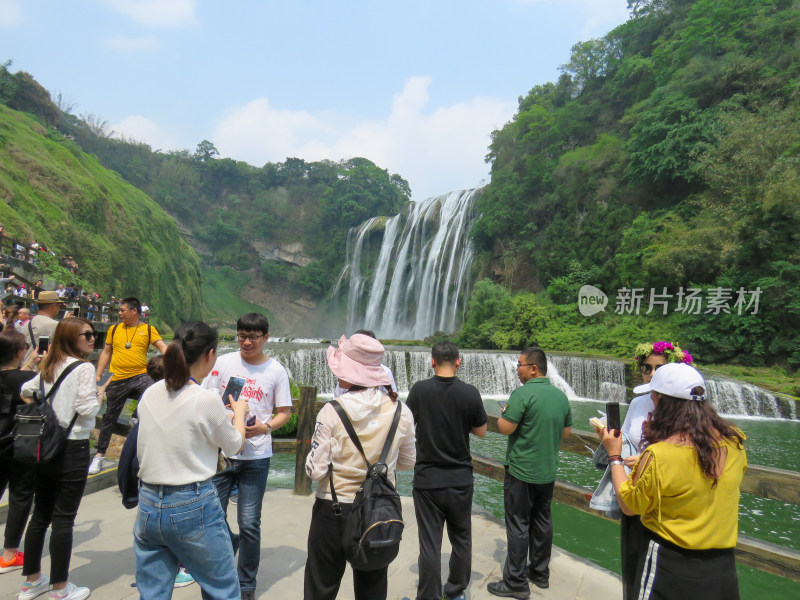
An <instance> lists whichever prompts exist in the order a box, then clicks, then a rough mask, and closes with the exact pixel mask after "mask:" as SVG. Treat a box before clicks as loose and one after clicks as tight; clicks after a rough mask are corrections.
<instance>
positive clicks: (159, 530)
mask: <svg viewBox="0 0 800 600" xmlns="http://www.w3.org/2000/svg"><path fill="white" fill-rule="evenodd" d="M216 358H217V331H216V330H215V329H213V328H211V327H209V326H208V325H206V324H205V323H199V322H194V323H186V324H184V325H182V326H181V327H180V328H179V329H178V330H177V331H176V332H175V339H174V341H173V342H172V343H171V344H170V345H169V346H168V347H167V351H166V352H165V353H164V379H163V380H162V381H159V382H157V383H155V384H153V385H152V386H150V387H149V388H148V389H147V390H145V392H144V394H143V395H142V399H141V401H140V402H139V406H138V412H139V439H138V446H137V456H138V458H139V479H140V480H141V485H140V488H139V513H138V516H137V519H136V524H135V525H134V529H133V534H134V551H135V553H136V586H137V589H138V591H139V594H140V597H141V599H142V600H152V599H155V598H167V597H170V596H171V594H172V586H173V583H174V581H175V575H176V574H177V573H178V567H179V565H180V564H181V563H183V565H184V567H186V570H187V571H189V572H190V573H191V574H192V575H193V576H194V578H195V580H196V581H197V583H198V584H199V585H200V587H201V588H202V590H203V598H205V599H207V600H234V599H235V600H239V598H240V592H239V580H238V577H237V575H236V564H235V562H234V558H233V546H232V544H231V539H230V535H229V534H228V529H227V527H226V525H225V514H224V513H223V511H222V506H221V505H220V502H219V497H218V496H217V491H216V488H215V487H214V484H213V483H212V482H211V477H212V476H213V475H214V474H215V473H216V471H217V455H218V452H219V449H221V450H222V451H223V452H224V453H225V454H226V455H227V456H234V455H235V454H238V453H239V451H240V450H241V448H242V445H243V444H244V439H245V415H246V414H247V410H248V406H247V401H246V400H239V401H235V400H233V399H232V398H230V397H229V401H230V405H231V407H232V409H233V423H231V419H230V417H229V416H228V413H227V411H226V409H225V406H224V404H223V403H222V400H221V399H220V397H219V395H218V394H216V393H214V392H212V391H210V390H205V389H203V388H201V387H200V386H199V385H198V382H200V381H202V379H203V378H204V377H206V376H207V375H208V373H209V372H210V371H211V368H212V367H213V366H214V361H215V360H216Z"/></svg>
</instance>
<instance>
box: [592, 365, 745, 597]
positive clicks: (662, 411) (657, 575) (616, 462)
mask: <svg viewBox="0 0 800 600" xmlns="http://www.w3.org/2000/svg"><path fill="white" fill-rule="evenodd" d="M633 391H634V392H635V393H637V394H641V393H650V395H651V398H652V400H653V404H654V405H655V409H654V411H653V413H652V415H651V416H650V419H649V420H648V421H646V422H645V423H644V426H643V438H644V444H645V447H644V451H643V452H642V454H641V456H640V457H639V460H638V462H637V463H636V465H635V466H634V468H633V472H632V473H631V475H630V476H628V475H626V472H625V468H624V463H623V461H622V460H621V459H620V457H619V455H620V449H621V446H622V440H621V436H620V435H619V432H610V431H608V430H607V429H605V428H603V429H602V431H601V435H602V441H603V445H604V446H605V447H606V450H607V451H608V454H609V465H610V468H611V474H612V480H613V484H614V489H615V491H616V494H617V501H618V502H619V506H620V508H621V509H622V511H623V512H624V513H625V514H626V515H640V516H641V518H642V525H643V526H644V531H645V532H646V534H647V538H648V543H647V544H646V545H642V546H641V548H640V554H639V557H638V561H637V569H636V576H635V578H634V589H633V594H634V597H637V598H681V599H682V600H708V599H709V598H725V600H738V598H739V585H738V579H737V573H736V563H735V559H734V547H735V546H736V541H737V537H738V519H739V496H740V489H739V488H740V485H741V482H742V477H743V476H744V471H745V469H746V468H747V455H746V454H745V451H744V440H745V435H744V433H743V432H742V431H741V430H740V429H738V428H736V427H734V426H732V425H731V424H730V423H728V422H727V421H725V420H724V419H722V418H720V417H719V415H717V413H716V411H715V410H714V408H713V407H712V406H711V404H710V403H709V402H708V400H707V398H706V383H705V380H704V379H703V376H702V375H701V374H700V373H699V372H698V371H697V370H696V369H695V368H694V367H692V366H690V365H688V364H684V363H670V364H666V365H664V366H662V367H660V368H659V369H658V370H657V371H656V372H655V374H654V375H653V378H652V380H651V381H650V383H646V384H644V385H641V386H639V387H636V388H634V390H633Z"/></svg>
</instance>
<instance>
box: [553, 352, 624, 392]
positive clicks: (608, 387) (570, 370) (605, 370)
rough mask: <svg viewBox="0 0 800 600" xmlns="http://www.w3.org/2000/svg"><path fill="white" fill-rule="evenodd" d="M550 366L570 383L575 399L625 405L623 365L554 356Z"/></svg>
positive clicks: (616, 362)
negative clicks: (590, 399) (622, 403)
mask: <svg viewBox="0 0 800 600" xmlns="http://www.w3.org/2000/svg"><path fill="white" fill-rule="evenodd" d="M550 362H551V363H552V364H553V365H555V367H556V369H557V370H558V372H559V374H560V375H561V376H562V377H563V378H564V380H566V381H569V383H570V385H571V386H572V388H573V390H574V394H575V397H577V398H592V399H594V400H602V401H604V402H625V365H624V364H623V363H621V362H620V361H617V360H604V359H591V358H582V357H578V356H555V355H551V356H550ZM548 374H549V371H548ZM568 395H569V394H568Z"/></svg>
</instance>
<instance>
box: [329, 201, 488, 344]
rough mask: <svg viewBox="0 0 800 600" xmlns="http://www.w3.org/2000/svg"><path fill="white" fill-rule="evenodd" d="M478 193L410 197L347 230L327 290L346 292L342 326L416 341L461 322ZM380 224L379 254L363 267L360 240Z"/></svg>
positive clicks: (470, 260)
mask: <svg viewBox="0 0 800 600" xmlns="http://www.w3.org/2000/svg"><path fill="white" fill-rule="evenodd" d="M477 195H478V190H467V191H461V192H451V193H449V194H444V195H441V196H434V197H432V198H427V199H426V200H423V201H422V202H411V203H410V204H409V206H408V208H407V209H405V210H404V211H403V212H402V213H400V214H399V215H396V216H394V217H391V218H389V219H386V218H385V217H373V218H372V219H369V220H368V221H366V222H364V223H363V224H361V225H360V226H359V227H354V228H353V229H351V230H350V232H349V234H348V237H347V259H346V260H347V262H346V264H345V267H344V268H343V270H342V272H341V274H340V275H339V280H338V282H337V284H336V286H335V288H334V293H333V296H334V297H337V296H339V297H341V295H342V294H344V293H346V294H347V298H346V301H347V331H354V330H356V329H362V328H364V329H372V330H373V331H375V332H376V333H377V334H378V335H379V336H380V337H384V338H398V339H399V338H405V339H421V338H423V337H425V336H427V335H430V334H431V333H434V332H435V331H447V332H452V331H455V330H456V329H457V328H458V327H459V325H460V320H461V316H462V314H463V311H464V306H465V304H466V300H467V295H468V294H469V288H470V281H469V278H470V269H471V267H472V258H473V251H472V246H471V244H470V241H469V236H468V234H469V230H470V228H471V227H472V224H473V223H474V221H475V218H476V216H477V215H475V213H474V207H475V199H476V198H477ZM381 226H383V239H382V241H381V246H380V251H379V253H378V256H377V259H376V261H375V263H374V264H367V263H368V262H369V261H368V259H367V253H366V252H365V244H366V241H367V240H368V239H369V238H370V235H371V234H372V233H374V232H375V231H376V230H378V229H380V228H381Z"/></svg>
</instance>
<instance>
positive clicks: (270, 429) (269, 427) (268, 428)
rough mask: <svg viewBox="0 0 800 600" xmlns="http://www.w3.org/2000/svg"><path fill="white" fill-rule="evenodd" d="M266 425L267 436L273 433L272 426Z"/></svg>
mask: <svg viewBox="0 0 800 600" xmlns="http://www.w3.org/2000/svg"><path fill="white" fill-rule="evenodd" d="M264 425H266V426H267V435H269V434H271V433H272V425H270V424H269V423H264Z"/></svg>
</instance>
